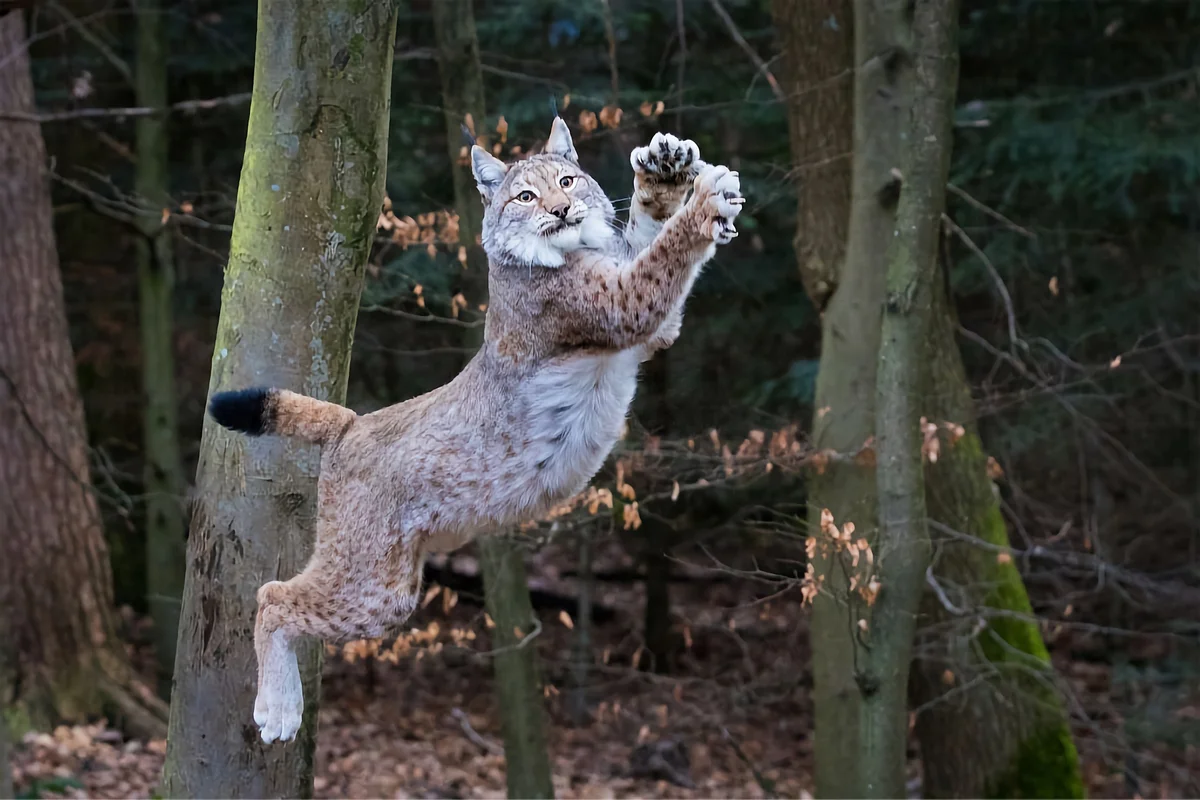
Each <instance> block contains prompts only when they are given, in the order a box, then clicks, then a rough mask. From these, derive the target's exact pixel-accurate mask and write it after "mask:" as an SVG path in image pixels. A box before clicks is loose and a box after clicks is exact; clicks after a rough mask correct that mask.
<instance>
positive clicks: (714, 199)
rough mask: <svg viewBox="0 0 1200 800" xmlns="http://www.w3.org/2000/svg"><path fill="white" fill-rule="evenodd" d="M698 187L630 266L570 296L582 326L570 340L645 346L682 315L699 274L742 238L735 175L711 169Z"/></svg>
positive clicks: (578, 324)
mask: <svg viewBox="0 0 1200 800" xmlns="http://www.w3.org/2000/svg"><path fill="white" fill-rule="evenodd" d="M694 185H695V191H694V192H693V194H692V197H691V199H689V200H688V202H687V204H686V205H685V206H684V207H683V208H682V209H680V211H679V212H678V213H677V214H676V215H675V216H673V217H672V218H671V219H670V220H668V221H667V224H666V225H664V226H663V229H662V231H660V232H659V234H658V236H656V237H655V239H654V241H653V242H652V243H651V244H650V246H649V247H647V248H646V249H645V250H644V251H642V253H640V254H639V255H638V256H636V257H635V258H634V260H633V262H632V263H631V264H630V265H629V266H628V267H626V268H625V269H623V270H620V271H619V272H616V273H602V274H595V275H593V276H592V278H591V279H590V283H589V284H588V285H587V286H585V287H584V290H583V291H582V292H580V293H579V294H578V295H577V296H572V297H568V298H565V300H566V302H569V303H571V304H572V305H573V308H571V309H569V311H570V312H571V313H569V314H568V315H566V316H568V317H569V318H571V319H572V320H573V321H574V324H575V326H576V330H575V331H574V332H573V333H574V336H568V338H569V339H571V338H573V339H575V340H577V342H578V343H579V344H591V345H599V346H604V347H608V348H612V349H617V350H626V349H629V348H634V347H646V346H648V345H649V343H650V342H651V341H652V340H654V339H655V336H656V334H657V332H658V331H659V329H660V328H662V326H663V325H664V323H666V322H667V320H668V318H669V317H670V316H671V315H672V313H674V312H676V311H677V310H680V308H679V306H680V303H681V301H682V299H683V298H685V296H686V295H685V293H686V291H688V290H690V289H691V286H692V284H693V283H694V282H695V279H696V275H697V270H698V269H699V268H700V267H701V266H703V265H704V263H705V262H706V261H708V259H709V258H711V257H712V255H713V252H714V251H715V249H716V246H717V245H718V244H726V243H728V242H730V241H732V240H733V238H734V237H735V236H737V231H736V229H735V228H734V226H733V221H734V219H735V218H736V217H737V215H738V213H739V212H740V211H741V207H742V203H743V202H745V201H744V199H743V198H742V196H741V187H740V184H739V182H738V177H737V173H734V172H730V171H729V170H728V169H727V168H725V167H710V168H708V169H707V170H706V171H705V172H704V173H703V174H701V175H700V177H698V178H697V179H696V181H695V184H694ZM667 332H668V334H669V333H670V331H669V329H668V331H667ZM644 356H645V352H643V357H644Z"/></svg>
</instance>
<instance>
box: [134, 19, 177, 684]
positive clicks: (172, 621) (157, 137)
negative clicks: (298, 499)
mask: <svg viewBox="0 0 1200 800" xmlns="http://www.w3.org/2000/svg"><path fill="white" fill-rule="evenodd" d="M162 19H163V11H162V8H161V6H160V4H159V0H138V4H137V28H138V44H137V48H138V49H137V55H138V58H137V104H138V105H139V106H146V107H149V108H163V107H165V106H166V105H167V53H166V51H167V41H166V34H165V32H164V31H163V25H162ZM135 181H136V190H137V194H138V197H139V198H140V200H141V202H142V203H143V204H145V206H146V213H143V214H141V215H139V216H138V219H137V227H138V232H139V233H140V234H141V235H140V236H139V238H138V241H137V254H138V289H139V296H140V297H139V299H140V303H141V329H142V330H141V334H142V391H143V396H144V399H145V406H144V408H143V412H142V413H143V421H142V427H143V432H142V442H143V450H144V453H145V462H146V463H145V495H146V591H147V594H148V599H149V607H150V616H151V618H152V619H153V620H154V646H155V653H156V654H157V656H158V675H159V694H161V695H162V696H163V697H169V696H170V690H171V674H172V670H173V667H174V665H175V642H176V639H177V638H178V636H179V601H180V597H182V595H183V576H184V557H185V553H186V549H187V545H186V542H185V541H184V513H183V498H184V495H185V493H186V481H185V478H184V475H183V459H182V457H181V455H180V449H179V423H178V404H177V402H176V397H175V354H174V349H173V347H172V344H173V342H174V334H175V326H174V313H173V308H172V307H173V302H174V294H173V293H174V284H175V263H174V254H173V253H172V252H171V250H172V248H171V235H170V233H169V231H168V230H167V229H166V227H165V226H164V225H163V224H162V217H161V215H160V214H159V211H160V209H165V208H167V207H168V204H169V201H168V199H167V196H168V163H167V119H166V115H165V114H163V115H155V116H146V117H139V118H138V121H137V175H136V178H135Z"/></svg>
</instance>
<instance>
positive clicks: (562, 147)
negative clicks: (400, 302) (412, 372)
mask: <svg viewBox="0 0 1200 800" xmlns="http://www.w3.org/2000/svg"><path fill="white" fill-rule="evenodd" d="M630 161H631V163H632V165H633V168H634V197H633V205H632V208H631V212H630V220H629V224H628V226H627V228H626V231H625V234H624V236H621V235H619V234H617V233H615V226H614V222H613V217H614V211H613V206H612V203H610V202H609V200H608V198H607V197H605V195H604V193H603V191H602V190H601V189H600V186H599V185H598V184H597V183H596V181H595V180H593V179H592V178H591V177H590V176H589V175H588V174H587V173H586V172H584V171H583V170H582V169H581V168H580V166H579V159H578V155H577V153H576V151H575V147H574V144H573V143H572V141H571V134H570V132H569V130H568V129H567V126H566V124H565V123H564V122H563V121H562V120H561V119H557V118H556V119H555V120H554V124H553V127H552V129H551V133H550V137H549V139H548V141H547V143H546V146H545V148H544V151H543V152H542V153H541V154H538V155H535V156H531V157H529V158H528V159H526V160H524V161H518V162H516V163H512V164H505V163H504V162H502V161H500V160H498V159H496V158H493V157H492V156H491V155H489V154H488V153H487V152H486V151H484V150H482V149H481V148H479V147H475V148H473V150H472V153H471V162H472V171H473V173H474V175H475V179H476V182H477V184H478V188H479V192H480V194H481V195H482V197H483V201H484V203H485V204H486V206H487V209H486V213H485V216H484V224H483V227H484V232H483V246H484V249H485V251H486V252H487V255H488V262H489V263H488V266H489V280H488V283H489V291H490V297H489V303H490V305H489V307H488V311H487V316H486V322H485V326H484V343H483V345H482V347H481V348H480V350H479V352H478V353H477V354H476V355H475V357H474V358H473V359H472V360H471V362H470V363H469V364H468V365H467V366H466V367H465V368H464V369H463V371H462V372H461V373H460V374H459V375H458V377H456V378H455V379H454V380H452V381H451V382H450V383H448V384H446V385H445V386H442V387H441V388H439V389H435V390H434V391H432V392H429V393H428V394H425V395H423V396H421V397H417V398H414V399H412V400H409V401H407V402H404V403H400V404H398V405H394V406H390V407H388V408H385V409H383V410H381V411H376V412H375V413H373V414H365V415H362V416H359V415H357V414H355V413H354V412H353V411H351V410H350V409H347V408H343V407H342V406H339V405H335V404H333V403H326V402H322V401H320V400H316V399H313V398H310V397H305V396H303V395H299V394H296V393H294V392H290V391H287V390H284V389H263V388H259V389H247V390H243V391H236V392H221V393H218V394H215V395H213V397H212V401H211V403H210V405H209V413H210V414H211V415H212V417H213V418H214V419H215V420H216V421H217V422H218V423H220V424H221V425H224V426H225V427H227V428H230V429H233V430H237V431H241V432H244V433H247V434H250V435H252V436H256V435H260V434H264V433H272V434H278V435H281V436H295V437H297V438H300V439H303V440H305V441H309V442H315V443H317V444H321V445H324V450H323V453H322V456H321V476H320V480H319V483H318V487H317V512H318V513H317V530H316V547H315V552H314V553H313V556H312V559H311V560H310V561H309V562H308V565H307V566H306V567H305V568H304V571H303V572H301V573H300V574H299V575H297V576H296V577H294V578H292V579H291V580H289V581H271V582H270V583H267V584H265V585H264V586H263V587H262V588H261V589H259V591H258V616H257V620H256V624H255V631H254V643H255V648H256V651H257V656H258V697H257V699H256V700H255V703H254V721H255V722H256V723H257V724H258V726H259V729H260V733H261V735H262V739H263V741H265V742H271V741H275V740H277V739H278V740H281V741H287V740H290V739H292V738H294V737H295V735H296V732H297V731H298V730H299V727H300V720H301V715H302V711H303V708H304V700H303V697H302V692H301V685H300V672H299V668H298V666H297V662H296V655H295V651H294V649H293V647H294V641H295V640H296V638H297V637H299V636H305V635H308V636H317V637H320V638H322V639H325V640H327V641H330V642H341V641H346V640H350V639H357V638H375V637H379V636H383V635H384V633H385V631H386V629H388V628H389V627H391V626H395V625H398V624H399V623H401V622H403V621H404V620H405V619H406V618H407V617H408V616H409V615H410V614H412V612H413V611H414V610H415V609H416V607H417V604H418V600H419V597H420V588H421V586H420V583H421V569H422V565H423V561H424V558H425V555H426V554H427V553H431V552H448V551H450V550H453V549H455V548H457V547H460V546H461V545H463V544H465V543H466V542H468V541H470V540H471V538H473V537H474V536H475V535H476V534H478V533H479V532H481V531H485V530H489V529H496V528H501V527H503V526H506V525H511V524H513V523H516V522H520V521H524V520H527V519H531V518H534V517H536V516H537V515H539V514H541V513H543V512H545V511H547V510H548V509H549V508H550V507H551V506H553V505H554V504H556V503H559V502H562V501H563V500H565V499H567V498H568V497H570V496H571V495H573V494H574V493H576V492H578V491H580V490H582V489H583V488H584V487H585V486H586V484H587V482H588V481H589V480H590V479H591V478H592V476H594V475H595V474H596V472H597V471H598V470H599V468H600V467H601V465H602V464H603V462H604V459H605V458H606V457H607V456H608V453H609V451H610V450H611V449H612V447H613V445H614V444H615V443H616V441H617V439H618V437H619V436H620V430H621V426H622V424H623V422H624V419H625V415H626V413H627V412H628V409H629V404H630V402H631V401H632V399H633V394H634V389H635V386H636V382H637V372H638V365H639V363H640V362H642V361H644V360H646V359H647V358H649V357H650V355H651V354H652V353H653V352H654V351H656V350H659V349H662V348H664V347H668V346H670V345H671V344H672V343H673V342H674V341H675V337H676V336H678V334H679V326H680V322H681V320H682V315H683V305H684V302H685V300H686V299H687V295H688V293H689V292H690V291H691V288H692V285H693V283H694V282H695V280H696V277H697V275H698V274H699V272H700V269H701V267H702V266H703V265H704V264H705V262H707V261H708V260H709V259H710V258H711V257H712V255H713V253H714V251H715V249H716V246H717V245H718V244H725V243H727V242H729V241H730V240H732V238H733V237H734V236H736V235H737V232H736V230H735V228H734V224H733V223H734V219H735V218H736V217H737V215H738V212H739V211H740V210H741V207H742V203H743V202H744V199H743V198H742V196H741V187H740V184H739V181H738V175H737V173H736V172H730V171H729V170H728V169H727V168H725V167H718V166H709V165H707V164H705V163H704V162H702V161H701V160H700V154H699V150H698V149H697V148H696V145H695V144H694V143H692V142H691V141H687V140H682V141H681V140H679V139H677V138H676V137H674V136H669V135H663V134H656V135H655V136H654V138H653V140H652V141H651V143H650V145H649V146H648V147H639V148H637V149H636V150H634V151H633V153H632V154H631V156H630ZM689 189H690V190H691V194H690V197H688V198H687V199H686V201H685V199H684V198H685V196H686V195H687V194H688V192H689Z"/></svg>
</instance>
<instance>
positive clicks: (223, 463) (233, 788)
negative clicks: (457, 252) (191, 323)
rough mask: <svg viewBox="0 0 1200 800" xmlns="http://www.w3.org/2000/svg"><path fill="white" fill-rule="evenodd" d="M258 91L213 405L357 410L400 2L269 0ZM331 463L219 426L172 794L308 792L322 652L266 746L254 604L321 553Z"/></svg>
mask: <svg viewBox="0 0 1200 800" xmlns="http://www.w3.org/2000/svg"><path fill="white" fill-rule="evenodd" d="M258 13H259V17H258V40H257V43H256V50H255V59H254V88H253V98H252V101H251V106H250V122H249V129H248V132H247V136H246V155H245V162H244V164H243V167H242V176H241V182H240V185H239V186H238V203H237V215H236V217H235V219H234V226H233V235H232V238H231V240H230V251H229V265H228V267H227V268H226V271H225V289H224V292H223V294H222V302H221V316H220V320H219V323H218V327H217V339H216V344H215V346H214V353H213V363H212V376H211V378H210V382H209V393H210V395H211V394H212V393H213V392H215V391H218V390H222V389H231V388H240V387H245V386H278V387H281V388H289V389H294V390H296V391H300V392H303V393H305V394H307V395H311V396H313V397H317V398H319V399H323V400H330V401H333V402H344V400H345V396H346V382H347V378H348V375H349V366H350V350H351V342H352V339H353V336H354V326H355V322H356V319H357V315H358V303H359V297H360V295H361V292H362V287H363V275H364V272H365V267H366V262H367V258H368V256H369V254H370V248H371V242H372V239H373V237H374V233H375V223H376V219H377V217H378V214H379V209H380V207H381V202H382V197H383V184H384V177H385V172H386V169H387V130H388V114H389V106H390V92H391V76H392V49H393V45H394V39H395V29H396V17H397V5H396V4H395V3H394V2H384V3H375V4H366V5H364V4H361V3H352V2H343V1H341V0H336V1H335V0H326V2H323V3H320V4H319V8H317V7H314V8H309V9H306V10H305V11H304V13H297V11H296V8H295V6H294V4H290V3H285V2H282V0H261V2H260V3H259V9H258ZM318 469H319V458H318V452H317V450H316V449H315V448H314V447H312V446H309V445H307V444H303V443H300V442H297V441H295V440H287V439H283V438H279V437H264V438H261V439H253V438H248V437H244V436H240V435H237V434H233V433H230V432H228V431H226V430H225V429H223V428H221V427H220V426H219V425H216V424H215V423H213V422H212V421H211V420H209V419H207V418H206V419H205V423H204V433H203V437H202V440H201V450H200V464H199V468H198V470H197V477H196V483H197V488H198V497H199V501H198V502H197V504H196V506H195V509H194V513H193V518H192V523H191V529H190V535H189V538H188V551H187V582H186V585H185V587H184V598H183V613H182V616H181V620H180V636H179V647H178V654H179V657H178V658H177V659H176V665H175V691H174V695H173V702H172V704H171V726H170V737H169V739H168V749H167V761H166V764H165V766H164V769H163V772H164V777H163V785H164V793H165V794H166V795H167V796H171V797H280V796H285V797H298V796H299V797H307V796H310V795H311V794H312V791H313V785H312V777H313V749H314V744H315V738H316V717H317V707H318V689H319V682H320V663H321V655H320V647H319V645H318V644H317V643H316V642H308V643H306V645H305V646H303V647H301V648H300V651H299V653H298V655H299V658H300V664H301V673H302V675H303V679H304V698H305V703H304V715H305V716H304V724H303V726H302V727H301V729H300V733H299V734H298V737H297V740H296V741H295V742H293V743H290V744H288V745H286V746H281V745H278V744H274V745H265V744H263V743H262V741H261V740H260V739H259V737H258V734H257V730H256V728H255V726H254V722H253V717H252V712H253V707H254V696H255V685H256V682H255V655H254V637H253V628H254V617H255V611H256V603H255V594H256V592H257V590H258V588H259V586H261V585H262V584H263V583H265V582H267V581H269V580H272V579H287V578H290V577H292V576H293V575H295V574H296V573H297V572H298V571H299V570H300V569H301V567H302V566H303V565H304V563H305V561H306V559H307V557H308V556H309V554H310V552H311V549H312V537H313V523H314V519H313V505H314V495H315V490H316V480H317V472H318Z"/></svg>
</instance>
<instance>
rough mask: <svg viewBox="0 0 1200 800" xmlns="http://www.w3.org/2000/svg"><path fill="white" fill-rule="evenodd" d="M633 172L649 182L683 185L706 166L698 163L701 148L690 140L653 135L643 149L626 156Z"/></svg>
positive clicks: (664, 134)
mask: <svg viewBox="0 0 1200 800" xmlns="http://www.w3.org/2000/svg"><path fill="white" fill-rule="evenodd" d="M629 163H630V165H631V166H632V167H633V171H634V172H636V173H638V174H639V175H642V176H644V177H646V178H649V179H651V180H658V181H669V182H672V183H686V182H688V181H690V180H692V179H694V178H695V177H696V175H697V174H699V172H700V171H701V170H702V169H703V168H704V167H706V166H707V164H705V163H704V162H703V161H701V160H700V148H699V147H697V146H696V143H695V142H693V141H692V140H691V139H679V138H678V137H675V136H672V135H671V134H669V133H656V134H654V137H653V138H652V139H651V140H650V144H649V145H647V146H645V147H635V148H634V150H633V152H632V153H630V154H629Z"/></svg>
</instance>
